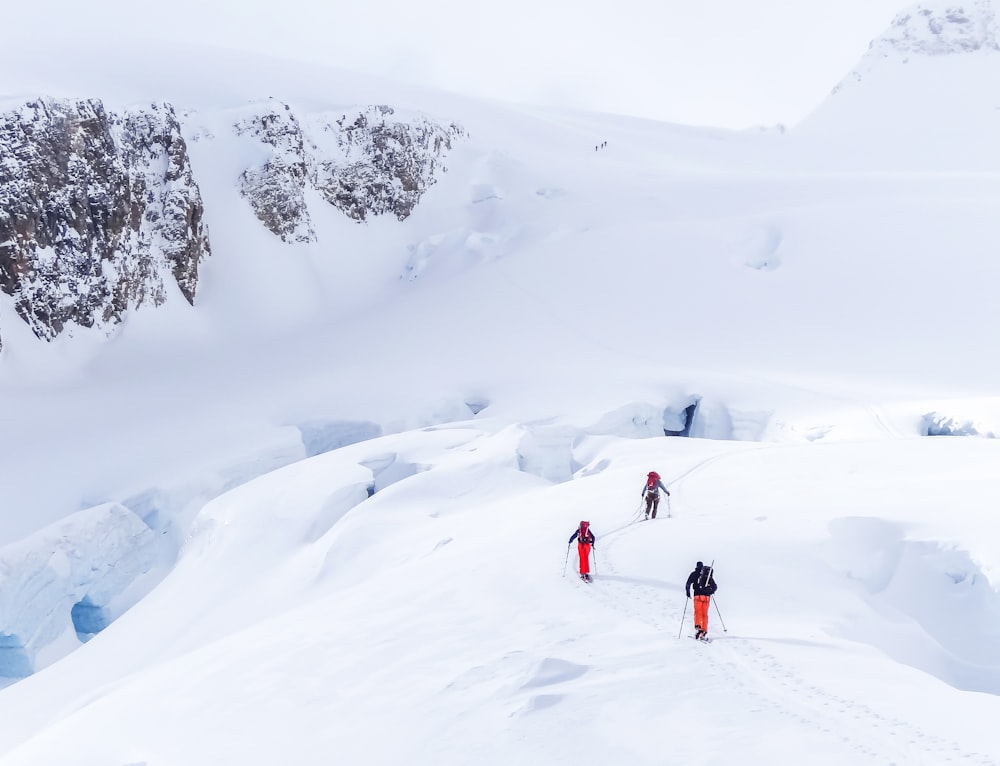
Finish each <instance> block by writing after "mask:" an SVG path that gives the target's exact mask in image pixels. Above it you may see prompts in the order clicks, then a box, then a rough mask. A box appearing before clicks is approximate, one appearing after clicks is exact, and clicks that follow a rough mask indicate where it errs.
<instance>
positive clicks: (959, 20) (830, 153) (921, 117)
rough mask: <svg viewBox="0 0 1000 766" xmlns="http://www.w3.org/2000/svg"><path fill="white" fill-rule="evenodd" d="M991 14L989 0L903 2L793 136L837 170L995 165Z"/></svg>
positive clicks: (996, 80)
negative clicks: (812, 145) (813, 142)
mask: <svg viewBox="0 0 1000 766" xmlns="http://www.w3.org/2000/svg"><path fill="white" fill-rule="evenodd" d="M996 19H997V7H996V3H995V2H994V0H969V2H950V1H949V2H943V1H942V2H925V3H921V4H919V5H914V6H911V7H909V8H907V9H906V10H904V11H902V12H900V13H899V15H898V16H897V17H896V19H895V20H894V22H893V24H892V25H891V26H890V28H889V29H888V30H887V31H886V32H885V33H884V34H883V35H881V36H880V37H878V38H877V39H875V40H873V41H872V43H871V46H870V47H869V50H868V52H867V53H866V54H865V55H864V56H863V57H862V58H861V60H860V61H859V63H858V65H857V66H856V67H855V69H854V70H853V71H852V72H850V73H849V74H848V75H847V76H846V77H845V78H844V79H843V80H842V81H841V82H840V84H838V85H837V86H836V87H835V88H834V89H833V92H832V94H831V95H830V97H829V98H828V99H827V100H826V101H825V102H824V103H823V104H822V105H821V106H820V108H819V109H817V110H816V111H815V112H814V113H813V114H812V115H810V116H809V117H807V118H806V119H805V120H803V121H802V122H801V123H800V124H799V125H798V126H797V128H796V133H799V134H800V135H802V136H803V137H805V136H809V137H822V138H823V139H824V140H825V141H826V142H828V144H829V147H828V150H827V152H826V153H827V157H828V161H830V162H831V163H832V164H833V165H834V166H837V167H840V168H842V169H844V168H851V169H857V168H869V169H873V170H893V171H937V172H948V171H951V172H965V173H968V172H978V171H996V170H997V169H998V168H1000V152H998V151H997V147H996V142H995V141H993V140H992V136H995V135H996V133H997V130H998V129H1000V100H998V97H997V93H998V88H1000V42H998V37H997V22H996Z"/></svg>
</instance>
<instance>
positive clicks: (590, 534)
mask: <svg viewBox="0 0 1000 766" xmlns="http://www.w3.org/2000/svg"><path fill="white" fill-rule="evenodd" d="M579 535H580V530H579V529H578V530H576V532H574V533H573V536H572V537H570V538H569V541H570V543H572V542H573V541H574V540H575V539H576V538H577V537H578V536H579ZM580 542H581V543H582V544H584V545H587V544H590V545H593V546H594V547H595V548H596V547H597V538H596V537H594V533H593V532H591V531H590V530H589V529H588V530H587V537H586V539H581V540H580Z"/></svg>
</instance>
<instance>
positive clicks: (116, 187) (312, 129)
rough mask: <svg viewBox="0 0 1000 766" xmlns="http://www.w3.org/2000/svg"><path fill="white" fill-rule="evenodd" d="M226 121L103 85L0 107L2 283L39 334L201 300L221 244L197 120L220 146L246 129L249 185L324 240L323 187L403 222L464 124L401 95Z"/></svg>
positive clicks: (291, 232) (285, 230)
mask: <svg viewBox="0 0 1000 766" xmlns="http://www.w3.org/2000/svg"><path fill="white" fill-rule="evenodd" d="M204 116H205V117H207V118H208V120H209V122H212V121H213V120H218V118H219V117H220V115H218V114H215V115H204ZM224 119H226V120H229V119H231V121H230V122H228V124H229V125H232V126H233V127H232V131H229V130H226V131H221V132H219V131H216V132H214V133H213V132H212V131H210V130H207V129H203V128H199V127H198V122H199V120H200V117H199V116H198V115H197V114H194V113H189V114H185V115H184V118H183V120H179V119H178V117H177V115H176V114H175V111H174V108H173V107H172V106H171V105H169V104H165V103H159V104H152V105H150V106H147V107H143V108H140V109H130V110H125V111H120V112H115V111H110V110H107V109H106V108H105V106H104V104H103V103H102V102H101V101H100V100H97V99H83V100H73V101H70V100H57V99H49V98H39V99H37V100H32V101H27V102H24V103H22V104H20V105H18V106H16V107H14V108H12V109H9V110H8V111H6V112H2V113H0V155H2V161H0V290H2V291H3V292H4V293H6V294H7V295H8V296H10V297H11V298H12V299H13V304H14V307H15V309H16V312H17V314H18V315H19V316H20V317H21V318H22V319H23V320H24V321H25V322H26V323H27V324H28V325H29V326H30V327H31V330H32V331H33V332H34V334H35V335H36V336H38V337H39V338H42V339H46V340H51V339H52V338H54V337H56V336H57V335H59V334H60V333H61V332H63V331H64V330H66V329H67V328H71V327H74V326H81V327H99V328H102V329H111V328H113V327H114V326H115V325H117V324H118V323H119V322H121V321H122V320H123V319H124V318H125V317H126V315H127V314H128V312H129V311H130V310H134V309H137V308H139V307H145V306H158V305H160V304H162V303H163V302H164V301H165V300H166V299H167V297H168V295H169V293H170V292H171V289H172V286H173V285H176V287H177V288H178V290H179V291H180V293H181V295H183V296H184V298H185V299H186V300H187V301H188V302H189V303H191V304H193V303H194V300H195V295H196V293H197V289H198V272H199V264H200V263H201V261H202V259H204V258H205V257H206V256H208V255H209V254H210V251H211V248H210V244H209V238H208V231H207V227H206V225H205V223H204V217H205V208H204V204H203V202H202V197H201V192H200V190H199V186H198V184H197V183H196V181H195V178H194V174H193V172H192V167H191V161H190V159H189V155H188V147H187V143H186V141H185V138H184V135H182V133H189V134H190V136H191V138H192V140H195V141H198V142H201V141H204V142H207V143H210V144H213V145H214V146H213V151H214V148H215V146H217V147H218V148H219V150H221V151H225V150H228V149H231V148H233V144H232V142H233V141H234V140H235V141H236V142H237V144H238V148H239V154H234V155H233V156H237V157H243V156H247V155H249V156H254V155H255V154H256V156H258V157H260V158H261V160H260V161H258V162H255V163H253V164H251V165H250V166H249V167H244V168H242V170H241V171H240V174H239V177H238V178H239V180H238V184H237V185H238V193H239V194H240V195H241V196H242V197H243V198H244V199H245V200H246V201H247V202H248V204H249V205H250V207H251V209H252V210H253V212H254V215H255V216H256V217H257V219H258V220H259V221H260V222H261V223H262V224H263V225H264V227H266V229H267V230H268V231H270V232H272V233H273V234H274V235H276V236H277V237H279V238H280V239H281V240H282V241H284V242H287V243H290V244H293V243H303V242H315V241H316V239H317V237H316V233H315V229H314V227H313V223H312V218H311V215H310V209H309V200H310V199H312V201H313V204H314V205H315V204H316V202H317V201H318V200H325V201H326V202H328V203H330V204H331V205H333V206H334V207H336V208H337V209H339V210H340V211H342V212H343V213H344V214H345V215H347V216H348V217H350V218H351V219H353V220H355V221H359V222H361V221H366V220H368V219H369V218H370V217H371V216H379V215H392V216H394V217H395V218H397V219H398V220H400V221H402V220H404V219H405V218H407V217H408V216H409V215H410V214H411V213H412V212H413V210H414V208H415V206H416V205H417V203H418V202H419V201H420V199H421V197H422V196H423V194H424V193H425V192H426V191H427V190H428V189H429V188H430V187H431V186H432V185H433V184H434V183H436V181H437V179H438V177H439V176H440V175H441V174H442V173H444V172H445V171H446V170H447V168H446V166H445V164H444V161H445V158H446V155H447V153H448V152H449V150H451V148H452V143H453V141H454V140H455V139H457V138H458V137H460V136H464V135H465V132H464V130H463V129H462V128H460V127H459V126H457V125H455V124H454V123H452V124H447V125H440V124H438V123H435V122H433V121H432V120H430V119H428V118H426V117H424V116H423V115H416V114H409V115H399V114H397V113H396V111H395V110H393V109H392V108H390V107H387V106H369V107H359V108H356V109H354V110H352V111H341V112H337V113H336V114H329V113H321V114H304V115H296V114H295V113H294V112H293V111H292V110H291V108H290V107H289V106H287V105H285V104H283V103H281V102H279V101H276V100H273V99H272V100H269V101H267V102H265V103H264V104H254V105H249V106H247V107H243V108H241V109H240V110H239V111H238V113H237V116H236V117H235V118H233V117H231V113H228V114H225V115H224ZM234 134H235V136H234Z"/></svg>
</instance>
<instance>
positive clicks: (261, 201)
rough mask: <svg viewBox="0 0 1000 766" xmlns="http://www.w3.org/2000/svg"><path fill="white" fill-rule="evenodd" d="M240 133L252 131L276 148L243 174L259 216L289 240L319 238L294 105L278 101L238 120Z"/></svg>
mask: <svg viewBox="0 0 1000 766" xmlns="http://www.w3.org/2000/svg"><path fill="white" fill-rule="evenodd" d="M236 133H237V134H238V135H252V136H254V137H256V138H257V139H258V140H259V141H260V142H261V143H263V144H265V145H267V146H268V147H270V148H271V150H272V151H271V158H270V159H269V160H268V161H267V162H265V163H264V164H263V165H261V166H258V167H252V168H247V169H246V170H244V171H243V173H242V175H241V176H240V191H241V193H242V194H243V196H244V197H245V198H246V199H247V200H248V201H249V202H250V206H251V207H252V208H253V211H254V213H255V214H256V216H257V218H258V219H259V220H260V222H261V223H263V224H264V225H265V226H266V227H267V228H268V229H269V230H270V231H271V232H273V233H274V234H277V235H278V236H279V237H281V239H282V240H284V241H285V242H315V241H316V233H315V232H314V231H313V227H312V220H311V218H310V217H309V208H308V206H307V205H306V199H305V188H306V179H307V178H308V175H309V174H308V170H307V168H306V157H305V149H304V148H303V144H304V139H303V137H302V128H301V127H300V126H299V121H298V120H297V119H296V117H295V115H294V114H292V111H291V109H289V108H288V106H286V105H277V108H275V109H269V110H267V111H264V112H261V113H258V114H255V115H252V116H251V117H249V118H247V119H245V120H242V121H240V122H238V123H237V124H236Z"/></svg>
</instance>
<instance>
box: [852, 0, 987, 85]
mask: <svg viewBox="0 0 1000 766" xmlns="http://www.w3.org/2000/svg"><path fill="white" fill-rule="evenodd" d="M980 51H983V52H996V51H1000V40H998V32H997V11H996V7H995V4H994V0H967V1H966V2H958V3H956V2H954V0H944V1H943V2H937V3H922V4H920V5H916V6H913V7H911V8H908V9H907V10H905V11H903V12H902V13H900V14H898V15H897V16H896V18H895V19H894V20H893V22H892V24H891V25H890V26H889V28H888V29H887V30H886V31H885V32H884V33H883V34H882V35H880V36H879V37H878V38H876V39H875V40H873V41H872V42H871V44H870V45H869V47H868V52H867V53H866V54H865V56H864V57H863V58H862V59H861V62H860V63H859V64H858V66H857V67H856V68H855V70H854V71H853V72H851V73H850V74H849V75H848V76H847V77H846V78H845V79H844V81H843V82H841V83H840V84H839V85H838V86H837V87H836V88H834V92H835V93H836V92H837V91H838V90H840V89H841V88H842V87H844V85H846V84H848V83H851V82H859V81H861V80H862V79H863V78H864V77H865V75H867V74H868V73H869V72H870V71H871V70H872V69H873V68H874V67H875V66H877V65H878V64H879V62H881V61H884V60H886V59H895V60H899V61H902V62H904V63H905V62H906V61H908V60H909V58H910V57H911V56H943V55H954V54H963V53H976V52H980Z"/></svg>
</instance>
